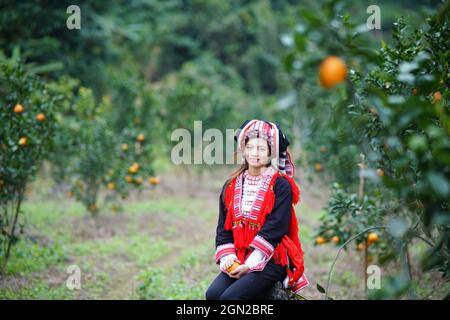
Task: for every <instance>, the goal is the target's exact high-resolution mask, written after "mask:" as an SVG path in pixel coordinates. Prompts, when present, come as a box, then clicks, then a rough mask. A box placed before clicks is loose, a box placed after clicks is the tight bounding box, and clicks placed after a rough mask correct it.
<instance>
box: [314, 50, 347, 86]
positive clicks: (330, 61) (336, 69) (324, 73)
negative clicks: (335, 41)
mask: <svg viewBox="0 0 450 320" xmlns="http://www.w3.org/2000/svg"><path fill="white" fill-rule="evenodd" d="M346 78H347V65H346V64H345V62H344V60H342V59H341V58H339V57H336V56H330V57H328V58H326V59H324V60H323V61H322V62H321V63H320V67H319V79H320V83H321V84H322V86H324V87H325V88H332V87H334V86H335V85H337V84H338V83H340V82H342V81H344V80H345V79H346Z"/></svg>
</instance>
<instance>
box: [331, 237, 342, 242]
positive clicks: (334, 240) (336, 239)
mask: <svg viewBox="0 0 450 320" xmlns="http://www.w3.org/2000/svg"><path fill="white" fill-rule="evenodd" d="M339 240H340V239H339V237H338V236H334V237H333V238H331V241H333V243H335V244H338V243H339Z"/></svg>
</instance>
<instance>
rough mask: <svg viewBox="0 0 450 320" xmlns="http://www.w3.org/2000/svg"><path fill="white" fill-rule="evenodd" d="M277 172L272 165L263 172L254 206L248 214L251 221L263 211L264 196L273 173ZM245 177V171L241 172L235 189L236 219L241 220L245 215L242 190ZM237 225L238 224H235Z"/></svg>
mask: <svg viewBox="0 0 450 320" xmlns="http://www.w3.org/2000/svg"><path fill="white" fill-rule="evenodd" d="M275 173H276V171H275V169H274V168H272V167H269V168H267V170H266V171H264V173H263V174H262V178H261V181H260V184H259V190H258V193H257V195H256V197H255V200H254V201H253V205H252V208H251V210H250V213H249V214H248V219H249V220H251V221H256V220H257V218H258V215H259V212H260V211H261V207H262V204H263V202H264V196H265V194H266V192H267V190H268V188H269V185H270V181H271V179H272V177H273V175H274V174H275ZM243 177H244V173H241V174H240V175H239V176H238V177H237V179H236V186H235V189H234V208H233V209H234V215H235V217H236V220H239V219H241V218H242V217H243V212H242V191H243ZM233 227H236V226H233Z"/></svg>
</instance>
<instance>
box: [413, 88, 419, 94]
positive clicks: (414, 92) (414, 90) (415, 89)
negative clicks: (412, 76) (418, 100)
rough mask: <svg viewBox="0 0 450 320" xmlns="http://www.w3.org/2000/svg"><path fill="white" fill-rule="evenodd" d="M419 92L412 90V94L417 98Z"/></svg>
mask: <svg viewBox="0 0 450 320" xmlns="http://www.w3.org/2000/svg"><path fill="white" fill-rule="evenodd" d="M418 92H419V90H417V88H413V89H412V94H413V95H414V96H417V93H418Z"/></svg>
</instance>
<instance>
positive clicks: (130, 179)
mask: <svg viewBox="0 0 450 320" xmlns="http://www.w3.org/2000/svg"><path fill="white" fill-rule="evenodd" d="M125 181H126V182H129V183H130V182H133V178H132V177H131V176H125Z"/></svg>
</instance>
